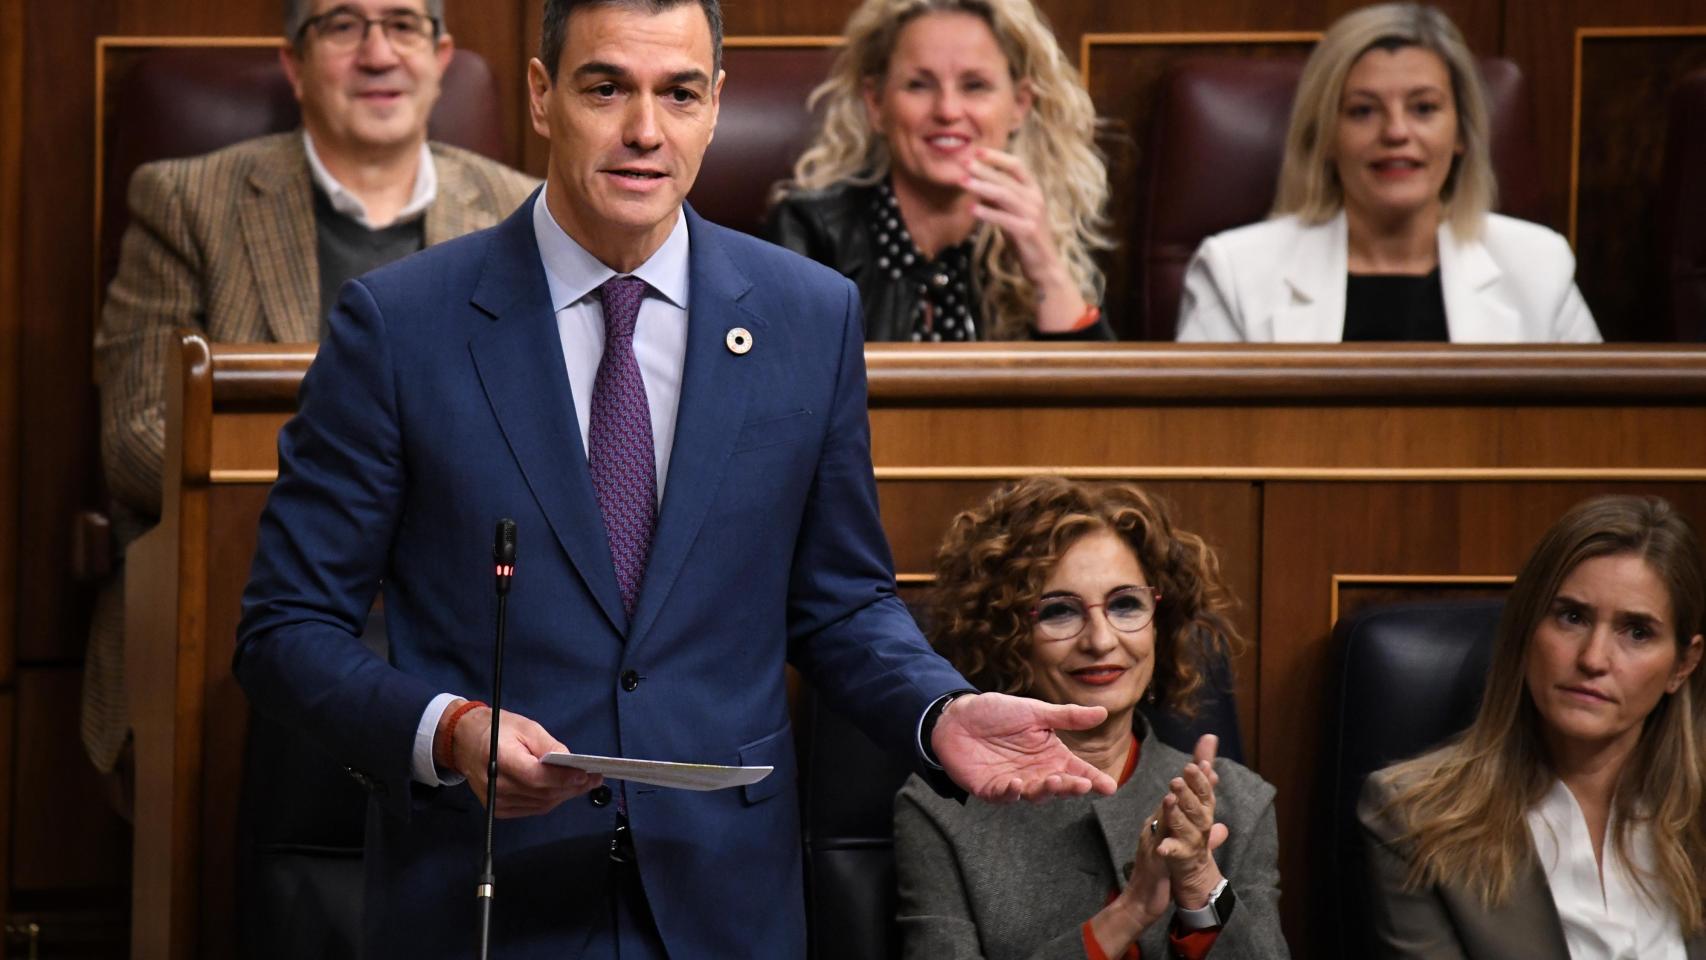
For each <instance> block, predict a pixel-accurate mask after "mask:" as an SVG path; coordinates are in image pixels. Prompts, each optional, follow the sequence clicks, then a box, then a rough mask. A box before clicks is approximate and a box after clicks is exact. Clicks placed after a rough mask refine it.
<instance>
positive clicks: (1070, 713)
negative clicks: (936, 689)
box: [931, 693, 1114, 803]
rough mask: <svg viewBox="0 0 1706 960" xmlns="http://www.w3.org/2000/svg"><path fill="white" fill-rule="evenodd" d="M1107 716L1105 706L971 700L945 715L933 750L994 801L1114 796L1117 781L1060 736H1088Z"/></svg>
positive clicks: (958, 701) (965, 785)
mask: <svg viewBox="0 0 1706 960" xmlns="http://www.w3.org/2000/svg"><path fill="white" fill-rule="evenodd" d="M1107 715H1108V714H1107V711H1106V710H1105V709H1103V708H1102V707H1082V706H1076V705H1073V704H1055V703H1044V702H1042V701H1041V700H1032V699H1029V698H1026V697H1012V696H1008V695H1006V694H1002V693H979V694H968V695H966V696H962V697H957V698H955V699H954V700H953V701H951V702H950V703H949V704H948V707H947V709H946V710H944V711H943V712H942V715H941V718H940V719H939V720H937V722H936V729H935V731H934V732H933V733H932V735H931V748H932V749H933V750H934V751H935V753H936V757H937V758H938V759H939V760H940V761H941V762H942V769H943V770H945V771H946V772H947V774H948V776H949V778H951V779H952V780H953V781H954V782H955V783H957V784H959V785H960V787H961V788H962V789H964V790H965V791H966V792H967V793H970V794H971V795H973V796H975V797H977V798H978V799H980V800H985V801H988V802H990V803H1011V802H1013V801H1015V800H1020V799H1023V800H1030V801H1032V802H1040V801H1043V800H1047V799H1049V798H1050V797H1059V796H1078V795H1081V794H1084V793H1088V792H1090V791H1091V790H1094V791H1096V792H1097V793H1104V794H1108V793H1113V792H1114V779H1113V778H1112V777H1110V776H1108V775H1107V774H1105V773H1103V772H1102V771H1100V770H1097V769H1096V768H1095V767H1094V766H1091V765H1090V764H1089V763H1088V762H1086V761H1084V760H1083V759H1081V758H1079V757H1078V756H1077V755H1076V754H1074V753H1073V752H1072V751H1071V750H1068V749H1067V748H1066V744H1064V743H1062V742H1061V740H1060V737H1058V736H1056V735H1055V731H1056V730H1087V729H1089V728H1091V727H1094V726H1096V725H1097V724H1099V723H1101V722H1102V721H1104V720H1105V719H1107Z"/></svg>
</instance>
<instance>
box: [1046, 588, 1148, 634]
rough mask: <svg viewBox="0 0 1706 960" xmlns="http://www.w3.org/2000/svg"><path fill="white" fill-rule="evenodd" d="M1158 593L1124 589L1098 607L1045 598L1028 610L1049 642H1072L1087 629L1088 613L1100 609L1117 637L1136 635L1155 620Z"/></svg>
mask: <svg viewBox="0 0 1706 960" xmlns="http://www.w3.org/2000/svg"><path fill="white" fill-rule="evenodd" d="M1160 602H1161V591H1160V590H1157V589H1155V588H1154V587H1126V588H1125V589H1122V590H1115V591H1114V592H1113V593H1110V594H1108V596H1107V599H1105V600H1103V601H1102V602H1101V603H1085V602H1084V601H1083V600H1080V599H1079V598H1077V597H1074V596H1061V597H1045V598H1043V600H1042V602H1041V603H1039V604H1037V606H1036V607H1035V608H1034V609H1032V610H1031V619H1032V621H1034V622H1035V623H1036V625H1037V629H1038V630H1039V631H1041V632H1042V635H1043V636H1045V637H1047V638H1049V639H1050V640H1075V639H1077V638H1078V637H1079V636H1080V635H1082V634H1083V633H1084V630H1085V628H1086V627H1088V626H1089V625H1090V611H1092V610H1094V609H1096V608H1097V607H1101V608H1102V616H1103V617H1104V618H1105V619H1106V620H1107V621H1108V626H1110V627H1112V628H1113V629H1114V630H1116V631H1117V632H1119V633H1136V632H1137V631H1139V630H1142V629H1143V628H1144V627H1147V626H1149V622H1150V621H1151V620H1154V619H1155V607H1156V605H1157V604H1159V603H1160Z"/></svg>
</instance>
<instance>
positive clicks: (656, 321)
mask: <svg viewBox="0 0 1706 960" xmlns="http://www.w3.org/2000/svg"><path fill="white" fill-rule="evenodd" d="M309 156H310V157H312V156H313V153H312V151H310V153H309ZM547 189H549V188H547ZM533 235H534V238H535V239H536V240H537V241H538V243H539V259H540V260H541V261H542V262H543V263H544V265H545V282H546V285H547V286H548V287H549V288H550V291H551V309H552V311H553V312H554V313H555V314H556V316H557V336H558V338H559V339H560V340H561V341H562V345H563V363H564V364H565V365H566V366H567V368H568V373H569V392H570V393H571V394H573V396H574V401H575V418H576V420H577V421H578V422H579V425H580V431H581V449H582V450H583V451H585V450H586V443H587V426H588V423H589V421H590V419H591V416H592V385H593V380H594V379H595V378H596V377H597V374H598V363H599V361H600V360H601V359H602V358H603V357H604V306H603V302H602V300H601V299H600V296H599V292H598V288H599V287H600V286H601V285H602V284H603V283H604V281H606V280H609V279H610V278H611V277H615V276H618V275H619V274H617V272H616V271H615V270H612V269H611V268H610V267H608V266H605V265H604V264H603V263H601V262H600V261H599V260H598V258H597V257H594V256H593V255H592V254H590V253H588V252H587V251H586V248H585V247H582V246H581V245H580V244H579V243H576V242H575V240H574V238H573V237H570V236H569V235H568V234H567V233H566V232H564V230H563V228H562V226H560V225H559V224H558V223H557V220H556V218H555V217H553V216H551V210H550V208H549V207H547V206H546V204H545V191H544V190H541V191H539V196H538V198H537V199H535V200H534V203H533ZM688 273H689V259H688V243H687V217H686V216H685V215H683V214H681V213H680V212H679V211H678V212H677V213H676V217H675V228H674V229H672V230H671V231H670V232H669V236H668V237H667V238H665V239H664V242H663V246H661V247H658V249H657V251H656V252H654V253H653V254H652V255H651V257H650V258H649V259H647V260H646V262H645V263H642V264H640V265H639V266H638V267H637V268H635V269H634V271H633V272H632V273H630V274H627V276H634V277H638V278H640V279H641V280H644V281H645V282H646V293H645V298H644V299H643V300H642V301H641V302H640V314H639V317H638V318H637V319H636V320H635V322H634V358H635V359H636V360H637V361H638V362H639V365H640V379H641V381H643V382H644V383H645V385H646V405H647V406H648V407H650V408H651V409H650V412H651V415H652V450H653V453H654V454H655V456H656V459H657V471H658V485H657V493H658V502H659V503H660V504H661V503H662V502H663V487H664V480H665V479H666V478H667V477H668V476H669V454H670V451H671V450H672V449H673V447H674V443H675V414H676V410H677V408H678V407H679V406H680V403H681V371H682V366H683V364H684V363H685V362H686V359H687V301H688V289H687V288H688V282H687V277H688ZM456 699H457V695H456V694H451V693H441V694H439V695H438V696H436V697H434V698H433V699H432V702H431V703H429V704H427V708H426V710H425V711H424V712H423V713H422V714H421V722H420V725H419V726H418V727H416V728H415V747H414V751H413V756H412V757H411V760H412V763H411V767H412V770H413V774H414V778H415V779H416V780H419V781H420V782H421V783H424V784H427V785H428V786H439V785H441V784H453V783H460V782H461V781H462V778H461V777H460V776H450V777H440V776H439V772H438V768H437V766H436V765H435V764H434V763H433V759H432V741H433V735H434V734H435V733H437V731H438V721H439V718H440V717H442V716H443V715H444V711H445V709H446V708H447V707H449V706H450V704H451V703H453V702H454V701H455V700H456Z"/></svg>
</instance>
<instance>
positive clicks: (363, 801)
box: [85, 45, 505, 960]
mask: <svg viewBox="0 0 1706 960" xmlns="http://www.w3.org/2000/svg"><path fill="white" fill-rule="evenodd" d="M117 59H118V62H116V63H112V64H111V66H112V67H113V69H112V70H111V71H109V74H108V86H107V103H106V104H105V110H104V115H103V126H102V132H103V136H104V144H105V154H104V156H102V157H100V158H99V159H100V164H101V171H102V177H103V183H104V185H105V186H104V189H103V193H104V195H103V197H102V200H101V217H102V221H101V223H102V226H101V233H100V255H101V264H100V266H101V283H102V288H103V289H104V288H105V285H106V283H107V282H108V281H109V280H111V278H112V276H113V273H114V272H115V271H116V270H117V267H118V258H119V241H120V238H121V237H122V236H123V235H124V230H125V227H126V225H127V224H128V223H129V220H130V216H129V209H128V207H127V205H126V192H127V190H126V187H127V185H128V184H129V182H130V176H131V174H132V173H133V172H134V171H135V170H136V168H137V167H138V166H140V165H142V164H144V163H147V162H150V161H153V160H164V159H170V158H174V157H186V156H195V155H197V154H201V153H207V152H209V151H212V150H217V149H219V148H221V147H225V146H229V145H230V144H233V143H236V142H238V141H241V140H246V139H249V138H251V137H257V136H261V135H263V134H268V133H278V132H282V131H286V130H291V129H294V128H296V127H297V126H298V125H299V124H300V122H301V114H300V111H299V110H298V108H297V104H296V100H295V97H294V96H293V95H292V93H291V90H290V85H289V83H288V81H286V79H285V76H284V71H283V68H282V67H281V66H280V65H279V61H278V49H277V48H276V47H233V46H217V45H209V46H195V47H161V48H156V49H151V50H146V51H142V52H136V53H132V52H131V51H129V50H123V49H122V48H121V49H120V51H119V55H118V58H117ZM497 108H498V88H497V83H496V82H495V81H494V80H493V78H492V72H491V68H490V67H488V66H487V65H486V61H485V60H484V59H483V58H481V57H480V55H479V54H477V53H473V52H470V51H467V50H458V51H456V53H455V55H454V56H453V57H452V59H451V62H450V66H449V68H448V69H447V70H446V71H445V74H444V77H443V92H442V94H441V95H440V97H439V100H438V103H437V104H435V105H434V108H433V113H432V117H431V119H430V121H429V135H430V136H432V137H433V138H434V139H437V140H441V141H444V142H446V143H450V144H454V145H456V146H460V147H465V148H467V149H470V150H473V151H476V152H478V153H481V154H484V155H485V156H488V157H492V158H494V159H498V160H503V159H505V157H504V153H505V150H504V142H503V131H502V129H501V127H500V125H499V121H498V115H499V112H498V109H497ZM90 519H93V518H86V519H85V522H86V523H87V522H89V520H90ZM99 519H102V520H104V518H99ZM103 529H104V527H103ZM382 636H383V622H382V620H380V618H379V617H378V616H375V617H374V618H372V619H370V621H369V627H368V633H367V637H368V639H369V641H370V642H372V643H382V642H383V640H382V639H381V638H382ZM245 753H246V758H245V759H246V763H245V769H244V777H243V789H242V796H241V797H240V798H233V799H234V800H235V802H237V803H238V816H237V820H238V827H237V834H238V837H237V844H236V847H237V849H236V858H237V863H236V864H235V877H234V878H233V877H209V878H207V879H206V880H205V882H207V883H231V882H232V881H233V879H234V880H235V882H236V891H237V907H238V916H237V918H236V928H237V929H236V939H237V942H238V946H239V952H240V954H241V955H242V956H245V957H250V958H261V960H265V958H271V957H279V958H283V957H306V956H314V957H322V958H338V957H354V956H356V955H357V953H358V950H359V946H358V945H359V943H360V927H361V902H362V885H363V876H362V866H361V849H362V841H363V834H364V830H365V822H364V821H365V818H366V807H367V798H366V792H365V791H364V790H362V789H361V787H359V786H358V785H357V784H356V783H355V782H354V781H353V780H351V779H350V778H349V777H348V776H346V775H345V774H344V772H343V770H342V769H341V768H340V767H339V766H338V765H337V764H335V763H334V762H332V760H331V758H329V757H327V756H325V755H324V754H321V753H320V752H319V751H317V750H315V749H314V748H313V747H311V746H310V745H308V744H306V743H304V742H303V741H302V739H301V738H300V737H299V736H297V735H295V734H294V733H293V732H292V731H290V730H288V729H286V728H285V727H283V726H281V725H279V724H277V723H274V722H271V721H269V720H267V719H266V718H264V717H261V716H259V715H251V717H250V720H249V726H248V731H247V743H246V747H245Z"/></svg>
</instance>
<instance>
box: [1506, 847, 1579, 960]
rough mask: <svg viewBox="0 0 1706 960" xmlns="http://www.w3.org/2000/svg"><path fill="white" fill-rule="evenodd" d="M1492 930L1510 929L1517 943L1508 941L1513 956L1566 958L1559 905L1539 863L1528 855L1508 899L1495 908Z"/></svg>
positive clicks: (1565, 944) (1566, 945)
mask: <svg viewBox="0 0 1706 960" xmlns="http://www.w3.org/2000/svg"><path fill="white" fill-rule="evenodd" d="M1497 913H1498V916H1497V919H1496V920H1494V921H1493V924H1492V925H1491V929H1493V930H1501V931H1509V932H1510V933H1512V934H1514V935H1516V936H1518V937H1520V938H1521V939H1520V942H1516V941H1513V942H1512V943H1510V944H1509V946H1510V948H1511V950H1512V955H1513V956H1515V955H1518V954H1521V955H1523V956H1535V957H1567V956H1569V955H1570V948H1569V945H1568V944H1567V943H1566V942H1565V941H1564V921H1563V920H1562V919H1560V918H1559V916H1558V904H1557V902H1556V901H1554V900H1553V899H1552V888H1551V887H1550V886H1548V885H1547V883H1546V874H1545V873H1544V872H1542V871H1541V869H1540V864H1539V862H1538V861H1537V860H1536V859H1535V858H1533V857H1530V858H1529V864H1528V866H1527V867H1526V868H1525V869H1524V871H1523V874H1522V876H1520V877H1518V878H1517V882H1516V887H1515V888H1514V889H1513V890H1511V898H1510V900H1508V901H1506V902H1505V905H1504V906H1502V907H1500V908H1499V910H1498V911H1497Z"/></svg>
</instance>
